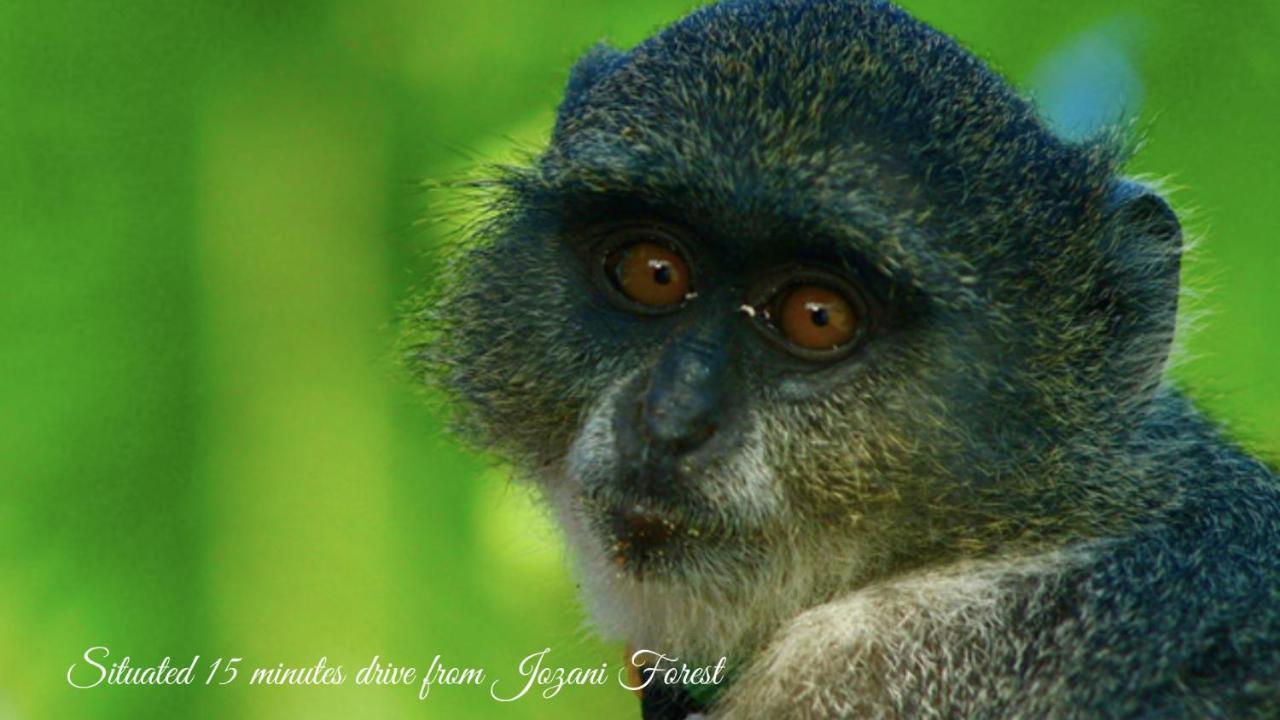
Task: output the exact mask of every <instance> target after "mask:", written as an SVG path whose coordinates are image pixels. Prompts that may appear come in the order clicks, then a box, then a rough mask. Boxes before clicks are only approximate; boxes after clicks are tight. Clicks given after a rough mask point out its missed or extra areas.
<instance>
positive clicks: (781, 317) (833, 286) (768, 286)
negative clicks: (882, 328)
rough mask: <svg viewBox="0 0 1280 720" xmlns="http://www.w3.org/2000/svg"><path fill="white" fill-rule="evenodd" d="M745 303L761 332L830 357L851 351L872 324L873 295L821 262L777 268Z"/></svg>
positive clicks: (808, 354)
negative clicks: (823, 266)
mask: <svg viewBox="0 0 1280 720" xmlns="http://www.w3.org/2000/svg"><path fill="white" fill-rule="evenodd" d="M752 296H753V297H754V298H755V299H756V300H757V302H754V303H751V304H749V305H747V306H744V309H746V310H748V311H749V312H748V314H749V315H751V316H752V317H753V318H755V325H756V327H757V328H758V329H759V330H760V331H761V332H762V333H763V334H764V336H765V337H766V338H767V339H768V340H770V341H772V342H773V343H774V344H775V345H777V346H779V347H780V348H782V349H783V350H786V351H787V352H788V353H790V354H792V355H795V356H797V357H800V358H803V359H805V360H812V361H814V362H834V361H835V360H839V359H840V358H843V357H845V356H847V355H848V354H849V353H851V352H853V351H854V350H855V349H856V348H857V347H858V346H859V344H860V343H861V341H862V340H863V339H864V338H865V337H867V335H868V334H869V332H870V331H871V329H872V326H873V325H875V324H876V322H875V320H876V314H875V313H874V312H873V311H874V309H875V306H874V305H873V304H872V298H871V296H870V295H868V294H867V293H866V292H864V291H863V290H862V286H861V284H860V283H859V282H857V281H855V279H854V278H851V277H846V276H845V274H844V273H832V272H828V271H826V270H823V269H820V268H807V267H789V268H784V269H782V270H781V271H780V272H777V273H775V274H774V275H773V276H772V277H771V278H769V280H768V281H766V282H765V283H764V284H763V285H762V286H759V287H757V289H756V290H755V292H753V293H752Z"/></svg>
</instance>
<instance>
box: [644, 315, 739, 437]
mask: <svg viewBox="0 0 1280 720" xmlns="http://www.w3.org/2000/svg"><path fill="white" fill-rule="evenodd" d="M728 355H729V351H728V348H727V347H726V344H725V343H724V342H723V339H722V338H719V337H715V336H709V335H700V334H689V335H685V336H681V337H677V338H675V339H673V340H672V341H671V342H670V344H668V346H667V347H666V349H665V350H664V352H663V355H662V357H661V359H660V360H659V361H658V364H657V366H656V367H655V368H654V370H653V374H652V375H651V376H650V379H649V387H648V390H647V391H646V392H645V393H644V396H643V401H642V405H641V410H640V411H641V416H642V423H643V428H644V432H645V434H646V435H647V436H648V439H649V441H650V442H651V443H655V444H659V445H665V446H666V447H667V448H669V449H670V450H671V451H673V452H675V453H683V452H688V451H690V450H693V449H695V448H697V447H699V446H701V445H702V444H703V443H705V442H706V441H707V440H709V439H711V437H712V436H713V435H715V433H716V429H717V427H718V426H719V418H720V414H721V412H722V409H723V408H722V404H723V399H724V389H725V375H726V371H727V366H728Z"/></svg>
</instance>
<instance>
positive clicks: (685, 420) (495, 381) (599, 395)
mask: <svg viewBox="0 0 1280 720" xmlns="http://www.w3.org/2000/svg"><path fill="white" fill-rule="evenodd" d="M513 182H514V181H513ZM513 192H520V193H522V196H521V198H520V201H519V202H518V204H517V206H518V208H519V209H518V210H516V211H515V212H513V213H511V214H503V215H500V216H499V217H497V218H496V219H495V220H494V225H493V226H492V227H491V228H490V229H489V233H491V234H487V235H486V237H487V238H488V240H489V241H488V242H487V243H486V244H484V245H483V246H481V247H479V248H476V249H474V250H473V251H471V252H470V254H469V255H468V256H467V257H466V259H465V260H464V264H463V265H462V266H460V268H461V269H460V271H459V273H458V275H457V282H456V284H455V286H454V291H453V293H452V294H451V297H450V299H449V300H448V301H447V302H446V303H445V305H443V306H442V310H441V313H442V315H443V316H444V319H445V321H446V327H447V328H448V337H444V336H441V337H440V338H438V345H437V346H436V348H437V349H436V351H437V352H440V351H442V350H443V351H444V352H446V353H447V356H446V358H445V359H446V360H447V362H448V364H449V368H450V369H449V381H450V382H451V383H452V385H453V388H454V389H455V391H456V394H457V395H458V397H459V398H460V399H461V400H462V401H463V402H464V413H465V414H464V416H463V420H464V426H466V427H468V428H470V429H471V430H472V431H474V432H476V433H478V434H479V436H480V440H481V442H482V443H484V444H487V445H491V446H496V447H497V448H499V449H500V450H501V451H503V452H504V453H505V454H507V455H509V456H511V457H513V458H514V459H515V460H516V462H517V464H518V465H520V466H521V467H522V468H523V469H525V470H527V471H529V472H530V474H531V475H533V476H534V477H535V478H536V479H537V480H538V481H539V482H540V484H541V485H542V486H543V488H544V489H545V492H546V494H547V496H548V497H549V499H551V501H552V502H553V503H554V504H555V505H556V507H557V509H558V511H559V513H560V516H561V518H562V520H563V521H564V523H565V524H566V525H567V526H568V527H569V529H570V534H571V536H572V537H573V538H574V539H575V540H576V541H577V542H578V543H579V544H580V545H581V547H580V548H579V552H580V553H582V554H583V555H585V556H587V557H588V558H596V559H597V560H599V561H601V562H608V563H611V564H612V565H614V566H615V567H617V568H619V569H620V571H621V572H623V573H626V574H629V575H631V576H633V577H635V578H665V579H674V578H680V577H686V576H689V575H690V574H691V573H692V574H702V575H705V574H707V573H709V572H712V573H714V572H721V573H727V572H729V571H731V570H734V571H736V570H744V569H749V568H758V567H760V566H762V565H767V564H768V563H770V562H774V561H777V560H778V559H779V558H781V557H783V556H786V555H789V554H792V551H794V550H795V548H796V547H797V546H798V545H802V544H805V543H812V542H821V541H824V540H830V539H832V538H834V537H835V536H836V535H847V534H848V533H861V532H865V531H866V527H875V523H870V524H868V523H867V522H865V521H866V518H867V517H868V516H869V515H875V514H876V512H875V511H876V508H877V507H889V506H895V507H896V506H897V505H898V504H899V501H900V500H901V498H902V497H903V495H904V494H906V495H909V494H910V493H911V487H913V486H912V485H908V484H904V483H903V482H902V479H903V478H910V477H912V476H916V477H919V476H920V472H918V471H920V470H921V468H923V467H926V466H928V465H934V466H936V465H937V464H938V463H940V462H943V458H945V452H944V451H945V448H946V447H947V444H948V442H949V441H950V440H951V438H949V437H947V436H945V435H944V434H943V433H941V432H939V430H938V428H939V427H941V428H946V427H950V426H949V425H948V424H946V423H941V422H937V418H938V416H939V413H940V412H941V408H940V407H939V397H938V392H939V387H940V386H942V385H946V386H948V387H950V388H952V389H960V390H963V393H964V394H967V393H968V392H969V391H970V389H971V388H972V385H971V384H969V383H966V382H964V381H962V380H961V379H960V378H959V377H958V375H957V373H958V372H960V371H961V370H962V369H965V368H967V367H968V366H967V365H965V364H964V363H959V362H956V358H958V357H961V356H963V355H964V353H965V352H966V351H967V349H968V348H971V347H972V339H971V338H968V337H966V336H965V333H964V332H957V331H955V330H952V329H948V328H966V327H970V326H969V325H967V324H964V323H954V324H950V325H949V324H946V323H942V324H938V323H934V322H933V321H932V318H935V317H945V316H946V311H945V310H937V309H931V308H930V305H929V303H928V301H927V300H926V298H925V297H924V296H923V294H922V293H920V292H919V291H918V290H917V289H916V288H914V287H913V286H912V285H911V284H910V283H908V282H904V281H902V280H901V279H898V278H895V277H893V276H892V275H890V274H889V273H886V272H885V271H884V270H882V269H880V268H877V267H876V266H875V264H873V263H872V262H870V261H869V260H868V258H867V257H866V256H865V255H864V254H863V253H862V252H860V251H859V250H857V249H856V248H855V247H854V246H851V245H850V244H848V243H846V242H844V241H843V240H842V239H841V238H840V237H838V236H835V235H834V234H833V233H831V232H824V231H822V230H820V229H818V228H812V229H810V228H809V226H807V224H806V223H805V222H801V221H798V220H792V219H790V218H785V217H783V218H766V217H758V218H755V219H751V218H749V217H747V216H744V215H743V214H739V213H740V210H738V209H730V210H729V211H728V212H720V213H716V212H704V213H699V212H697V211H694V212H689V211H687V210H683V209H679V208H674V207H671V206H664V207H660V206H657V205H656V204H654V203H650V202H647V201H645V200H642V199H640V198H637V197H634V196H630V197H620V196H616V195H613V194H597V193H592V192H586V193H575V192H562V191H561V190H560V189H557V190H555V191H554V192H550V191H547V190H546V189H545V188H539V187H538V186H537V185H530V186H523V187H514V188H513ZM544 193H545V194H544ZM877 219H878V220H879V221H883V219H884V216H883V215H878V216H875V218H872V216H870V215H868V216H867V221H866V224H864V225H863V226H862V227H863V228H864V229H863V230H862V231H864V232H867V231H869V230H867V229H868V228H871V227H872V223H873V222H875V221H876V220H877ZM939 328H942V329H939ZM948 348H949V349H948ZM931 423H932V424H933V425H934V427H931V426H930V424H931ZM882 521H883V522H889V520H888V516H884V518H883V520H882ZM864 526H866V527H864ZM869 543H871V544H874V543H875V540H874V539H871V540H869ZM832 559H833V561H834V560H836V559H835V558H832Z"/></svg>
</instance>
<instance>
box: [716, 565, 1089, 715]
mask: <svg viewBox="0 0 1280 720" xmlns="http://www.w3.org/2000/svg"><path fill="white" fill-rule="evenodd" d="M1079 562H1080V559H1079V558H1078V557H1073V556H1071V555H1069V554H1064V553H1052V554H1046V555H1043V556H1039V557H1033V558H1026V559H1019V560H1016V561H1008V562H984V563H974V564H969V565H967V566H966V567H963V568H954V569H948V570H947V571H946V572H936V573H922V574H916V575H912V576H908V577H905V578H902V579H898V580H894V581H890V582H886V583H879V584H876V585H874V586H871V587H869V588H865V589H862V590H859V591H857V592H854V593H852V594H850V595H847V596H845V597H843V598H840V599H838V600H835V601H832V602H829V603H827V604H824V605H821V606H818V607H816V608H813V609H811V610H809V611H807V612H805V613H804V614H802V615H800V616H798V617H797V618H795V619H794V620H793V621H792V622H790V623H788V624H787V625H786V626H785V627H784V628H782V629H781V630H780V631H779V632H778V633H777V634H776V635H775V636H774V639H773V641H772V642H771V643H770V644H769V646H768V647H767V648H766V649H765V651H764V652H763V653H762V654H761V655H760V656H759V657H758V658H756V660H755V661H754V662H752V663H751V665H750V666H749V667H748V669H747V670H746V671H745V672H744V673H743V674H742V676H741V678H740V679H738V680H737V681H736V682H735V684H734V685H733V687H732V688H731V689H730V690H729V692H728V693H727V694H726V696H725V698H724V701H723V703H722V705H721V706H720V708H719V709H718V712H717V713H716V715H715V717H716V718H729V719H732V720H751V719H754V718H761V719H762V720H763V719H764V718H775V719H776V718H844V717H849V718H880V717H948V716H953V715H955V714H956V713H958V712H960V711H961V709H969V710H971V709H972V708H974V707H983V708H986V709H988V710H989V711H990V712H991V713H992V715H993V716H1003V715H1005V714H1007V713H1006V712H1002V709H1007V707H1008V703H1009V702H1010V701H1011V700H1012V699H1013V698H1011V697H1010V696H1009V695H1008V693H1007V685H1008V684H1009V683H1010V682H1012V681H1013V680H1014V678H1015V677H1016V672H1017V666H1018V663H1019V653H1020V652H1021V651H1025V647H1022V646H1023V645H1024V644H1025V640H1026V638H1023V637H1017V636H1019V635H1020V634H1021V633H1022V632H1024V630H1023V628H1021V627H1020V626H1021V625H1022V623H1023V622H1024V620H1025V619H1024V618H1023V617H1020V615H1021V614H1022V612H1023V610H1025V608H1026V607H1027V605H1028V603H1029V602H1030V601H1033V600H1034V599H1036V598H1040V597H1044V596H1048V595H1053V594H1056V593H1057V588H1058V586H1059V585H1060V584H1061V578H1062V577H1063V575H1064V574H1065V573H1069V572H1070V571H1071V570H1072V569H1074V568H1075V567H1077V566H1078V564H1079ZM1002 690H1005V692H1001V691H1002Z"/></svg>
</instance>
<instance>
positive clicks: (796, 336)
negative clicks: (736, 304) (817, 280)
mask: <svg viewBox="0 0 1280 720" xmlns="http://www.w3.org/2000/svg"><path fill="white" fill-rule="evenodd" d="M776 322H777V324H778V329H779V330H780V331H781V332H782V334H783V335H784V336H785V337H786V338H787V340H790V341H791V342H793V343H795V344H796V345H798V346H799V347H802V348H805V349H808V350H835V349H837V348H839V347H840V346H842V345H844V344H845V343H847V342H849V341H850V340H852V339H853V338H854V336H855V334H856V333H857V331H858V325H859V317H858V311H857V310H855V309H854V306H853V304H852V303H851V302H850V301H849V300H847V299H845V298H844V297H843V296H842V295H840V293H838V292H835V291H834V290H828V289H827V288H825V287H822V286H820V285H798V286H795V287H792V288H790V289H789V290H787V291H786V293H785V294H784V295H783V296H782V297H781V298H780V299H779V302H778V317H777V320H776Z"/></svg>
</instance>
